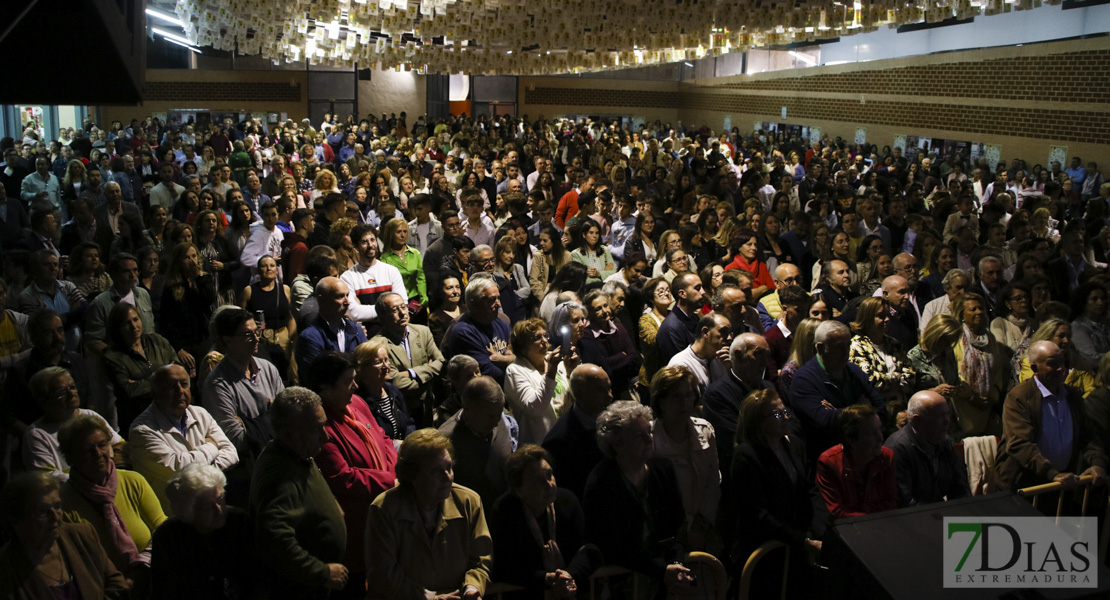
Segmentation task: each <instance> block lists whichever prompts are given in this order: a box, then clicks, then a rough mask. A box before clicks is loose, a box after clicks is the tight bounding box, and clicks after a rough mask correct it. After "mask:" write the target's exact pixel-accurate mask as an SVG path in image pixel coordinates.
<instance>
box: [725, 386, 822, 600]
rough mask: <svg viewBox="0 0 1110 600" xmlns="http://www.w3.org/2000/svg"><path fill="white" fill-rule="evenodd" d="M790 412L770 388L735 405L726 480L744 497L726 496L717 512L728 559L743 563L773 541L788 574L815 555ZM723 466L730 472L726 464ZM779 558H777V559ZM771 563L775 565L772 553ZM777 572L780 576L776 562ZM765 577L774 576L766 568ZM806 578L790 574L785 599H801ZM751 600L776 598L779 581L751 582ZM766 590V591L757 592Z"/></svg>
mask: <svg viewBox="0 0 1110 600" xmlns="http://www.w3.org/2000/svg"><path fill="white" fill-rule="evenodd" d="M790 421H791V416H790V413H789V412H788V411H787V410H786V406H785V405H784V404H783V402H782V399H781V398H779V395H778V394H777V393H776V392H775V391H774V390H771V389H763V390H757V391H755V392H752V393H751V394H749V395H748V397H747V398H745V399H744V401H743V402H742V403H741V404H740V418H739V419H738V425H737V428H736V443H737V444H738V445H737V447H736V449H735V450H734V452H733V458H732V465H731V476H730V477H729V478H728V480H729V481H734V482H741V481H742V482H744V493H737V494H729V493H728V492H729V490H727V489H726V490H723V493H722V497H724V498H729V499H730V500H729V501H726V502H725V503H724V504H722V510H727V511H729V513H730V515H731V518H730V519H726V520H725V522H727V523H732V529H731V530H729V531H726V532H725V534H726V536H728V535H729V534H732V537H733V540H734V544H733V547H734V548H735V549H736V550H735V552H734V553H733V557H734V558H735V559H736V560H737V561H738V562H739V564H740V565H743V562H744V561H746V560H747V559H748V556H749V555H750V554H751V553H752V552H753V551H754V550H755V549H756V548H758V547H760V546H761V545H763V544H764V543H766V542H768V541H772V540H774V541H779V542H783V543H784V544H787V545H788V546H790V547H791V549H792V550H794V551H793V552H791V553H790V557H791V563H790V571H791V573H795V574H797V573H806V572H807V571H808V570H809V569H810V567H809V565H808V560H807V559H808V558H809V557H813V558H816V557H817V555H818V554H820V552H821V542H820V541H819V540H817V539H815V538H816V537H817V534H818V533H819V532H816V531H813V530H811V527H812V523H813V503H814V500H815V499H816V498H817V486H816V485H814V478H813V471H812V467H811V465H809V464H807V462H806V459H805V449H804V447H803V444H802V441H801V440H800V439H798V437H797V436H794V435H791V432H790ZM724 468H730V467H728V466H726V467H724ZM779 556H781V555H779ZM768 560H771V561H781V560H782V559H781V558H780V557H776V556H775V555H772V556H770V557H768ZM779 564H780V567H779V568H778V572H780V573H781V563H779ZM766 572H767V573H774V572H776V568H775V567H768V569H767V571H766ZM810 581H812V579H811V578H809V577H804V576H792V577H791V578H790V583H789V585H790V592H788V597H792V598H805V597H808V594H807V593H805V592H806V591H807V588H808V582H810ZM754 585H755V588H754V589H753V590H752V594H751V597H753V598H758V597H770V595H771V593H770V592H771V590H774V594H775V595H777V594H778V590H779V586H780V585H781V582H780V581H767V580H762V581H761V580H760V579H758V578H757V579H756V580H755V581H754ZM759 592H767V593H759Z"/></svg>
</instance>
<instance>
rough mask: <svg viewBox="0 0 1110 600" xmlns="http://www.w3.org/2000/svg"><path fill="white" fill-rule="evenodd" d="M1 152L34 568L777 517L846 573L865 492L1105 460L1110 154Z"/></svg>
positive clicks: (237, 138)
mask: <svg viewBox="0 0 1110 600" xmlns="http://www.w3.org/2000/svg"><path fill="white" fill-rule="evenodd" d="M0 151H2V152H3V159H4V162H3V164H2V165H0V229H2V233H0V260H2V278H0V309H2V310H0V386H2V393H0V396H2V398H3V400H2V401H0V428H2V433H3V440H4V445H3V449H2V450H3V457H4V467H5V468H4V471H3V479H4V480H5V481H6V483H5V484H4V487H3V490H2V492H0V497H2V498H0V500H2V501H0V512H2V513H3V514H2V515H0V516H2V517H3V523H4V525H5V529H4V539H5V540H6V541H7V544H6V545H5V546H4V547H3V549H0V574H2V575H0V596H3V597H5V598H44V597H58V598H84V599H86V600H91V599H94V598H103V597H107V598H116V597H126V596H128V595H129V596H130V597H133V598H148V597H149V598H228V599H232V598H248V597H250V598H256V597H268V598H275V599H277V598H297V599H304V598H326V597H331V598H359V599H361V598H383V599H386V598H388V599H401V598H405V599H415V598H427V599H429V600H433V599H448V598H454V599H466V600H473V599H475V598H479V597H482V596H483V594H485V593H486V591H487V588H489V586H490V584H491V582H497V583H501V584H507V585H511V586H514V587H511V588H506V589H511V590H512V592H511V593H515V594H517V596H516V597H520V598H539V597H548V598H555V599H566V598H574V597H576V595H582V596H585V595H588V592H587V590H588V589H589V588H590V587H591V586H593V585H603V584H602V583H600V580H598V581H593V580H591V574H593V573H594V572H595V571H596V570H597V569H599V568H600V567H602V566H605V565H616V566H621V567H625V568H626V569H627V572H626V574H624V575H614V576H612V577H609V578H608V579H607V580H606V583H605V584H604V585H606V586H607V587H608V593H609V594H610V595H611V597H624V598H634V597H642V598H651V597H663V596H664V595H665V594H666V593H667V591H668V590H672V591H673V590H675V589H676V588H690V587H693V586H696V585H699V582H698V580H697V579H696V577H695V576H694V574H693V572H692V571H691V570H690V569H689V568H688V567H687V566H686V565H684V564H683V560H684V558H685V557H686V556H687V553H688V552H691V551H703V552H708V553H711V554H713V555H714V556H716V557H717V558H718V559H720V560H721V562H722V563H723V564H724V565H725V567H726V569H727V572H728V573H729V575H730V577H731V579H732V580H733V582H734V583H735V581H736V580H737V579H738V578H739V574H740V570H741V569H742V568H743V565H744V562H745V560H746V558H747V557H748V555H749V554H750V553H751V552H752V551H753V550H754V549H756V548H758V547H759V546H760V545H761V544H763V543H765V542H767V541H771V540H777V541H780V542H783V543H786V544H787V545H789V546H791V547H792V548H794V549H796V552H793V553H792V554H791V558H790V562H791V565H790V568H791V569H796V570H793V571H792V577H791V580H790V583H789V585H788V589H787V591H788V593H789V595H790V596H791V597H804V598H809V597H813V595H814V594H818V593H822V592H824V593H833V592H835V591H836V590H815V589H811V588H810V586H809V584H808V583H807V582H809V581H812V578H808V577H805V576H804V573H805V572H806V570H807V569H814V568H817V566H818V565H820V564H821V562H822V560H823V559H822V548H823V540H824V539H825V538H826V536H827V535H828V533H829V527H828V525H829V523H830V522H833V521H835V520H836V519H840V518H847V517H853V516H859V515H864V514H869V513H874V512H879V511H885V510H891V509H894V508H898V507H907V506H917V505H924V504H929V503H935V502H944V501H946V500H953V499H957V498H963V497H966V496H970V495H972V494H979V493H983V492H984V491H990V490H1005V489H1017V488H1021V487H1025V486H1028V485H1034V484H1038V483H1044V482H1050V481H1057V482H1061V483H1062V484H1064V486H1067V487H1070V486H1074V485H1077V484H1078V483H1079V481H1080V478H1081V477H1088V478H1093V479H1094V480H1095V481H1096V483H1097V482H1101V481H1102V480H1103V479H1104V478H1105V476H1106V474H1105V469H1106V468H1107V467H1108V464H1107V463H1108V460H1107V456H1106V453H1105V451H1104V447H1105V442H1107V441H1108V439H1110V358H1108V357H1110V315H1108V312H1107V311H1108V309H1110V306H1108V303H1107V294H1108V291H1110V276H1108V274H1107V269H1108V268H1110V183H1106V182H1104V179H1103V176H1102V174H1101V173H1100V172H1099V170H1098V167H1097V165H1096V164H1095V163H1094V162H1088V163H1084V162H1083V161H1082V160H1081V159H1080V158H1078V157H1074V158H1072V159H1071V161H1070V165H1069V167H1068V168H1063V166H1062V165H1060V164H1058V163H1052V164H1050V165H1049V167H1048V168H1044V167H1042V166H1041V165H1034V166H1032V167H1031V168H1030V167H1028V165H1027V164H1026V163H1025V162H1024V161H1022V160H1020V159H1013V160H1010V161H1008V162H1007V161H1000V162H998V163H997V164H996V165H991V164H988V163H987V162H986V161H985V160H983V159H977V160H972V159H971V158H970V157H969V156H967V155H964V154H960V153H959V152H957V151H953V152H951V153H950V154H941V155H935V154H930V153H927V152H925V151H918V152H912V153H911V154H909V155H907V154H905V153H904V152H903V149H901V148H893V149H892V148H891V147H889V146H883V147H879V146H876V145H869V144H852V143H847V142H845V141H843V140H840V139H839V138H837V139H829V138H827V137H826V138H823V139H820V140H813V141H812V142H810V141H809V140H802V139H800V138H798V137H796V136H787V135H785V134H781V133H780V134H767V133H765V132H763V131H753V132H750V133H742V132H740V131H739V130H738V129H735V128H734V129H733V130H732V131H726V132H720V133H717V132H714V131H712V130H710V129H709V128H708V127H706V126H702V127H701V128H699V129H685V128H682V127H678V128H675V127H672V126H671V125H669V124H663V123H660V122H659V121H656V122H655V123H647V124H644V125H641V126H638V127H635V128H633V127H632V126H631V125H630V124H629V123H628V122H627V121H625V122H623V123H622V122H608V121H594V120H580V121H572V120H566V119H556V120H548V119H544V118H542V117H541V118H539V119H538V120H531V119H529V118H528V117H527V116H524V117H513V116H501V117H496V118H487V117H479V118H476V119H472V118H467V117H465V116H463V117H449V118H446V119H436V120H431V119H428V118H426V117H423V116H421V117H419V118H416V119H415V120H410V119H409V117H408V115H406V114H405V113H403V112H402V113H400V115H388V116H387V115H384V114H383V115H381V117H375V116H373V115H370V116H369V117H368V118H366V119H361V120H358V119H357V118H356V117H355V116H350V117H347V118H346V119H341V118H339V116H338V115H326V116H325V119H324V122H323V123H319V124H316V123H312V122H310V121H309V120H308V119H305V120H303V121H301V122H299V123H298V122H295V121H293V120H289V121H286V122H283V123H260V122H258V121H256V120H253V119H248V120H246V121H243V122H233V121H232V120H231V119H225V120H223V121H222V122H211V123H209V122H203V123H194V122H192V121H190V122H187V123H176V122H174V123H166V122H161V121H159V120H158V119H156V118H150V119H145V120H141V121H140V120H133V121H131V122H130V123H129V124H124V123H121V122H118V121H117V122H114V123H112V124H110V125H108V126H105V127H101V126H98V125H95V124H93V123H92V122H90V121H86V123H84V125H83V127H82V129H80V130H77V131H74V130H72V129H67V130H63V131H61V132H60V134H59V136H58V138H57V139H55V140H47V139H42V138H40V136H39V135H38V134H37V133H36V132H35V130H34V129H28V130H27V131H25V132H24V133H23V137H22V138H21V139H13V138H11V137H8V138H4V139H3V140H0ZM996 437H997V438H998V440H999V441H998V443H997V444H995V443H994V439H995V438H996ZM983 439H989V440H991V441H990V444H989V446H990V449H989V451H988V452H987V455H988V456H990V457H992V458H991V460H992V461H993V463H992V464H988V465H986V469H982V465H976V471H977V472H976V473H973V474H972V476H971V477H969V474H968V472H967V467H966V466H965V464H964V460H963V458H962V453H961V452H962V451H961V450H960V449H959V448H958V447H957V445H956V444H957V443H958V442H961V441H962V440H967V441H968V443H971V441H972V440H980V442H977V443H979V444H981V440H983ZM979 471H984V472H979ZM756 585H757V586H762V587H759V588H758V589H763V590H765V591H767V590H770V589H771V586H772V585H773V582H771V581H770V580H768V581H763V582H760V581H757V583H756ZM733 591H734V592H735V589H734V590H733ZM768 593H769V592H768Z"/></svg>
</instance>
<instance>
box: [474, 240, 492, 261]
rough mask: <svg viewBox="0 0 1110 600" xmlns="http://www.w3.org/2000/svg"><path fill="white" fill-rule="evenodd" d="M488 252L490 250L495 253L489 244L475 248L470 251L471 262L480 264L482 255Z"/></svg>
mask: <svg viewBox="0 0 1110 600" xmlns="http://www.w3.org/2000/svg"><path fill="white" fill-rule="evenodd" d="M486 250H489V251H490V253H491V254H492V253H493V248H490V247H489V245H488V244H481V245H478V246H474V249H473V250H471V251H470V260H471V261H473V262H478V261H479V260H481V258H482V253H483V252H485V251H486Z"/></svg>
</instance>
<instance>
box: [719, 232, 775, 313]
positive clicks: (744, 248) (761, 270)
mask: <svg viewBox="0 0 1110 600" xmlns="http://www.w3.org/2000/svg"><path fill="white" fill-rule="evenodd" d="M732 240H733V243H739V245H740V246H739V249H734V251H733V254H735V255H736V258H735V259H734V260H733V261H732V262H731V263H729V264H728V266H726V267H725V270H726V271H730V270H732V269H744V270H745V271H747V272H749V273H751V274H752V276H753V277H754V283H753V284H752V294H754V295H755V299H759V298H760V297H761V296H763V295H764V294H767V293H769V292H772V291H774V289H775V280H774V278H773V277H771V272H770V271H769V270H768V269H767V263H765V262H763V261H762V260H760V259H759V256H760V255H759V242H758V238H757V236H756V233H755V232H754V231H752V230H751V229H741V230H740V231H738V232H736V234H735V235H733V236H732Z"/></svg>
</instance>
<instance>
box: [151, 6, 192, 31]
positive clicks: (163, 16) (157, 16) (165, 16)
mask: <svg viewBox="0 0 1110 600" xmlns="http://www.w3.org/2000/svg"><path fill="white" fill-rule="evenodd" d="M146 14H148V15H150V16H152V17H154V18H155V19H161V20H163V21H165V22H167V23H172V24H174V25H177V26H178V27H184V26H185V24H184V23H182V22H181V19H178V18H177V17H175V16H173V15H171V14H168V13H164V12H162V11H160V10H155V9H153V8H148V9H146Z"/></svg>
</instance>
